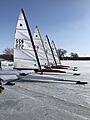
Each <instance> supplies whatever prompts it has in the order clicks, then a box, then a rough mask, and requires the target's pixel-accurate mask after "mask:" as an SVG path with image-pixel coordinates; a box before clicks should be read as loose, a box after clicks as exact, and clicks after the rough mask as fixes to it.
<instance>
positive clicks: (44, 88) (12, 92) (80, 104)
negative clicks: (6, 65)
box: [0, 61, 90, 120]
mask: <svg viewBox="0 0 90 120" xmlns="http://www.w3.org/2000/svg"><path fill="white" fill-rule="evenodd" d="M62 63H63V64H65V65H72V66H78V68H79V72H80V73H81V75H80V76H73V75H70V74H66V75H56V76H58V77H59V78H63V79H66V80H69V79H70V80H77V81H78V80H81V81H87V82H88V84H86V85H78V84H75V83H70V82H56V83H55V82H54V83H52V82H51V83H50V82H49V83H48V82H15V86H7V85H4V87H5V90H4V91H3V92H2V93H1V94H0V120H90V61H62ZM0 76H2V75H0ZM5 77H6V78H7V77H8V76H6V75H4V78H5ZM14 77H15V76H14Z"/></svg>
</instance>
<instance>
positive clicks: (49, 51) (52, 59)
mask: <svg viewBox="0 0 90 120" xmlns="http://www.w3.org/2000/svg"><path fill="white" fill-rule="evenodd" d="M44 46H45V50H46V54H47V56H48V60H49V65H53V64H55V61H54V58H53V55H52V51H51V48H50V45H49V43H48V38H47V36H46V37H45V39H44Z"/></svg>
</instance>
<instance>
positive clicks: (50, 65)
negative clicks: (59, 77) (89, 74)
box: [33, 26, 78, 74]
mask: <svg viewBox="0 0 90 120" xmlns="http://www.w3.org/2000/svg"><path fill="white" fill-rule="evenodd" d="M33 41H34V44H35V48H36V51H37V54H38V57H39V61H40V64H41V67H42V66H43V68H44V69H43V72H44V73H45V72H48V71H52V72H57V73H59V72H61V73H71V74H74V73H76V71H71V70H73V69H71V68H70V69H69V66H63V65H61V64H60V65H58V64H57V61H58V59H57V61H56V58H55V56H54V53H53V50H52V48H51V45H50V42H49V39H48V36H47V35H46V39H45V40H42V37H41V34H40V31H39V29H38V27H37V26H36V28H35V32H34V36H33ZM45 68H46V69H45ZM63 69H65V70H63ZM38 72H39V70H38ZM76 74H78V72H77V73H76Z"/></svg>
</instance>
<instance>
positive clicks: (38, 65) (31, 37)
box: [21, 9, 41, 70]
mask: <svg viewBox="0 0 90 120" xmlns="http://www.w3.org/2000/svg"><path fill="white" fill-rule="evenodd" d="M21 11H22V13H23V16H24V19H25V23H26V26H27V29H28V33H29V35H30V38H31V43H32V46H33V49H34V52H35V56H36V59H37V62H38V66H39V69H40V70H41V65H40V62H39V58H38V55H37V52H36V49H35V45H34V42H33V38H32V34H31V31H30V28H29V25H28V22H27V19H26V16H25V13H24V10H23V9H21Z"/></svg>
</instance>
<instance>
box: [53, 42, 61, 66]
mask: <svg viewBox="0 0 90 120" xmlns="http://www.w3.org/2000/svg"><path fill="white" fill-rule="evenodd" d="M52 44H53V46H54V49H55V51H56V54H57V58H58V60H59V64H61V61H60V59H59V56H58V53H57V49H56V45H55V43H54V41H53V40H52Z"/></svg>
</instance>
